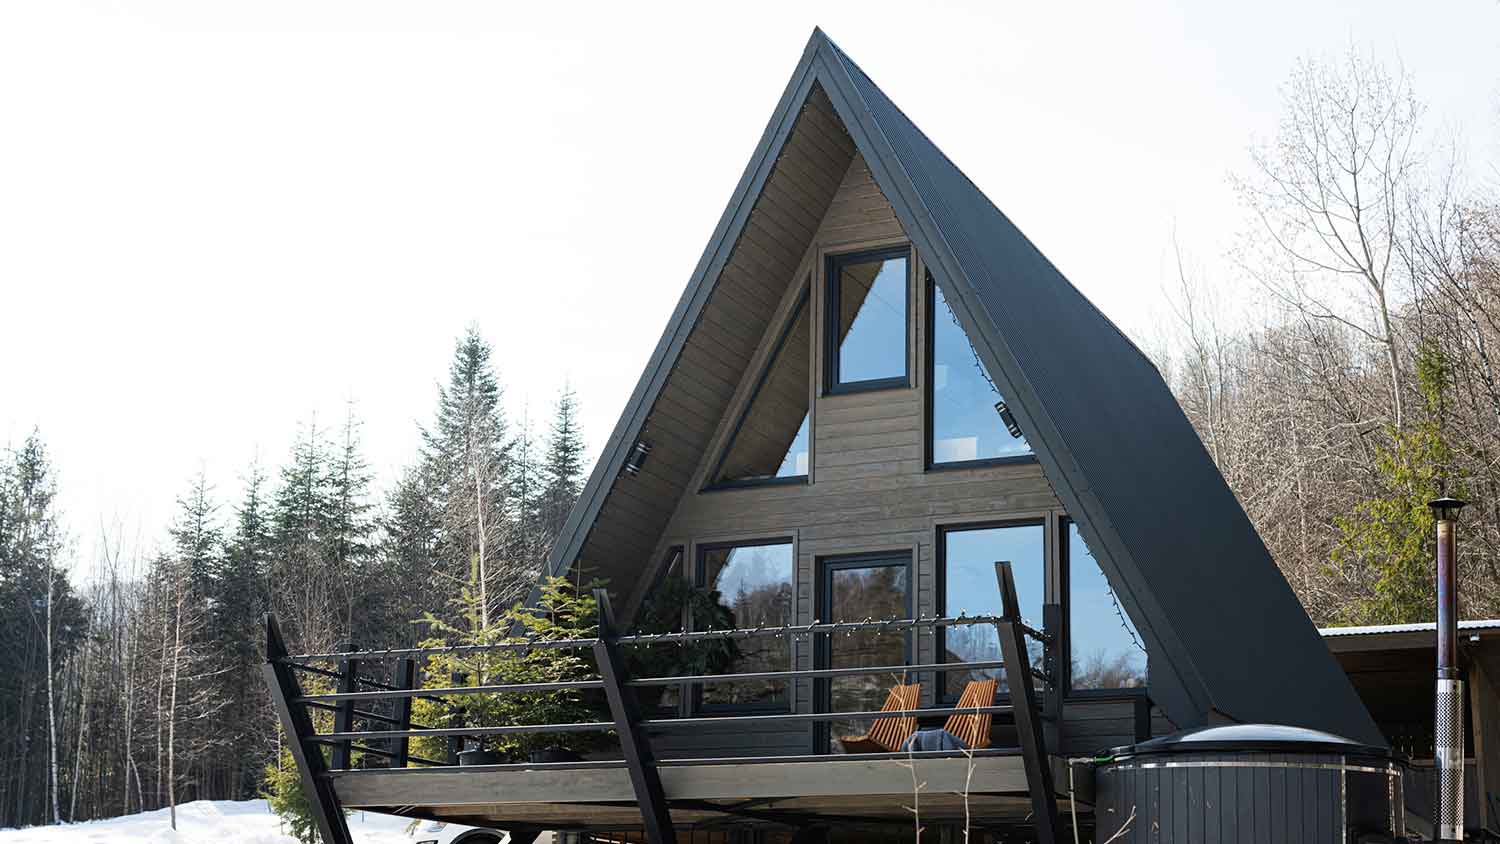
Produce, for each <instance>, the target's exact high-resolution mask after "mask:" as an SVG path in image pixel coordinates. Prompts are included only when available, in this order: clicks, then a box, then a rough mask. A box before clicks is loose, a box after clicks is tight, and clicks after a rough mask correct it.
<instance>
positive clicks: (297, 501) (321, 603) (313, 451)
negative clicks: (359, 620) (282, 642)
mask: <svg viewBox="0 0 1500 844" xmlns="http://www.w3.org/2000/svg"><path fill="white" fill-rule="evenodd" d="M329 473H330V470H329V457H328V443H327V441H326V440H325V437H324V435H323V432H322V431H320V430H319V429H318V426H317V420H316V418H314V419H313V421H312V422H311V423H309V424H308V425H306V426H304V427H303V428H302V431H301V434H300V436H298V438H297V441H296V443H294V444H293V446H292V455H291V460H290V462H288V464H287V465H286V466H284V467H282V469H281V477H280V484H279V485H278V486H277V489H276V493H275V496H274V499H273V503H272V507H271V511H272V524H273V528H272V533H273V536H274V537H275V552H274V555H273V558H272V565H271V578H270V580H271V595H272V596H273V598H274V599H275V600H276V604H275V605H274V608H275V609H276V611H277V614H278V615H279V616H280V617H281V618H282V619H283V620H284V621H285V622H286V627H287V628H289V631H288V635H289V636H290V637H291V638H292V641H295V642H297V643H298V644H299V645H300V646H301V647H303V648H305V649H311V650H322V649H327V648H329V647H332V646H333V645H334V644H335V643H336V642H337V641H338V637H339V635H340V632H341V631H340V624H339V619H340V617H341V616H342V613H337V614H336V611H337V609H338V604H339V601H338V598H337V596H338V586H339V584H338V583H337V582H336V581H335V578H334V573H333V570H332V566H331V565H330V564H329V561H328V559H327V557H326V555H325V551H326V549H327V538H328V529H329V525H330V523H331V521H332V513H333V510H334V505H333V503H332V501H331V497H330V495H329V483H328V477H329Z"/></svg>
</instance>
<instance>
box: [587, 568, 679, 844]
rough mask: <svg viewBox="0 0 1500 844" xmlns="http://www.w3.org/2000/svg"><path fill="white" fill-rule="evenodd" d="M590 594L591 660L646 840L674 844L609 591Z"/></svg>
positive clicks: (652, 842)
mask: <svg viewBox="0 0 1500 844" xmlns="http://www.w3.org/2000/svg"><path fill="white" fill-rule="evenodd" d="M594 597H595V599H597V600H598V602H599V638H598V639H597V640H596V641H595V643H594V661H595V662H597V663H598V664H599V678H600V679H601V680H603V681H604V696H605V698H606V699H607V700H608V701H609V711H610V714H611V715H612V716H613V717H614V720H615V732H617V733H619V735H620V751H621V753H622V755H624V757H625V768H626V770H627V771H629V772H630V785H631V787H632V788H634V789H635V799H636V803H638V804H640V807H641V819H642V821H643V822H644V824H645V829H646V840H647V841H648V842H650V844H676V842H677V833H676V832H675V831H674V830H673V829H672V815H671V812H669V811H668V809H667V799H666V795H665V793H664V792H663V791H662V787H661V777H660V775H658V773H657V770H656V758H655V756H654V755H653V754H652V753H651V743H650V742H649V741H648V740H647V739H646V735H645V732H644V731H643V730H641V728H640V727H639V726H637V725H638V724H639V723H640V720H641V719H640V713H639V712H637V711H636V702H635V693H634V692H632V691H631V690H629V689H626V688H625V685H624V679H625V670H624V661H623V660H622V659H621V658H620V652H619V649H618V647H617V646H616V645H615V643H614V636H615V630H614V614H613V613H612V612H611V611H610V607H609V593H608V592H607V591H605V590H603V589H595V590H594Z"/></svg>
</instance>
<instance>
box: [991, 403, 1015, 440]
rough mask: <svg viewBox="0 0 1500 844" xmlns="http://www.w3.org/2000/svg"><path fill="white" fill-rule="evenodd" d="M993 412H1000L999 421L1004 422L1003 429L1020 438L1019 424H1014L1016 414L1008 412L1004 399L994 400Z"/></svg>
mask: <svg viewBox="0 0 1500 844" xmlns="http://www.w3.org/2000/svg"><path fill="white" fill-rule="evenodd" d="M995 412H996V413H998V414H1000V421H1001V422H1004V423H1005V430H1007V431H1009V432H1010V435H1011V436H1013V437H1015V438H1016V439H1018V440H1019V439H1020V438H1021V426H1020V425H1018V424H1016V415H1015V414H1014V413H1011V412H1010V407H1008V406H1007V405H1006V404H1005V402H1004V401H997V402H995Z"/></svg>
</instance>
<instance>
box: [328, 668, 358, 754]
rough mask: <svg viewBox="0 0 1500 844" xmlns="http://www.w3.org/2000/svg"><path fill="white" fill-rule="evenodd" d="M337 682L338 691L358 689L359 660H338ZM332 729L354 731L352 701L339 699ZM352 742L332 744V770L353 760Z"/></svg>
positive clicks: (340, 731)
mask: <svg viewBox="0 0 1500 844" xmlns="http://www.w3.org/2000/svg"><path fill="white" fill-rule="evenodd" d="M339 675H340V676H339V684H338V690H339V691H340V692H345V693H347V692H357V691H359V660H357V659H344V660H340V661H339ZM333 730H334V732H337V733H348V732H353V731H354V701H352V700H342V701H339V704H338V710H337V711H335V712H334V713H333ZM353 747H354V742H352V741H341V742H339V743H338V744H336V745H334V746H333V763H332V767H333V769H334V770H336V771H337V770H346V769H348V768H350V767H352V766H351V764H350V763H351V762H352V761H353V758H354V757H353V753H352V750H353Z"/></svg>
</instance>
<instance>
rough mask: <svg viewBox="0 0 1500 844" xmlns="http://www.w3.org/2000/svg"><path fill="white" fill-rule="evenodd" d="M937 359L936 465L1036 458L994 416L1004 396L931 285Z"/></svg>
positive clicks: (932, 372)
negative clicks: (1026, 457) (1007, 458)
mask: <svg viewBox="0 0 1500 844" xmlns="http://www.w3.org/2000/svg"><path fill="white" fill-rule="evenodd" d="M928 284H929V285H931V288H932V310H931V315H930V317H929V319H930V321H931V342H932V355H931V357H930V358H929V362H928V365H929V367H930V369H929V371H928V384H929V385H930V386H929V389H930V391H931V393H930V395H931V399H930V400H931V402H932V428H931V431H930V432H929V435H930V436H931V438H932V441H931V448H932V451H931V454H932V463H933V465H941V464H945V463H967V462H971V461H979V460H997V459H1000V458H1005V457H1021V456H1025V455H1029V454H1031V445H1030V444H1029V443H1027V442H1026V438H1025V437H1024V436H1020V437H1015V436H1011V433H1010V431H1008V430H1007V429H1006V427H1005V423H1004V422H1003V421H1002V420H1001V418H1000V414H999V413H998V412H997V411H996V410H995V405H996V403H997V402H1000V401H1002V400H1003V399H1002V397H1001V395H1000V391H999V390H998V389H997V388H996V387H995V382H994V381H993V380H992V379H991V378H990V375H989V372H988V371H987V370H986V369H985V368H984V364H983V363H982V362H981V361H980V360H979V355H978V354H977V353H976V352H975V351H974V345H973V344H972V343H970V342H969V336H968V334H966V333H965V332H964V330H963V327H962V326H960V325H959V324H958V319H957V318H956V317H955V316H954V315H953V311H952V309H951V308H949V307H948V302H947V300H946V299H944V298H943V291H942V290H941V289H940V288H939V287H938V286H937V285H936V284H933V283H932V282H931V281H929V282H928Z"/></svg>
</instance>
